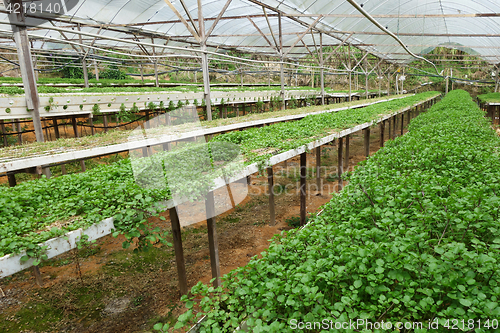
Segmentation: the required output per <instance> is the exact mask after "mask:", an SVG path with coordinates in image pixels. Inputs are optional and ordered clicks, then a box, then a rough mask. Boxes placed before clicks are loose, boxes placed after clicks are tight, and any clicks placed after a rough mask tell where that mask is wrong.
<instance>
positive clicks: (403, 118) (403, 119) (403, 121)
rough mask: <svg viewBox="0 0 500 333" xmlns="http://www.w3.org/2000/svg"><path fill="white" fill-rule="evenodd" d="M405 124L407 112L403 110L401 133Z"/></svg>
mask: <svg viewBox="0 0 500 333" xmlns="http://www.w3.org/2000/svg"><path fill="white" fill-rule="evenodd" d="M404 126H405V113H404V112H402V113H401V135H403V129H404Z"/></svg>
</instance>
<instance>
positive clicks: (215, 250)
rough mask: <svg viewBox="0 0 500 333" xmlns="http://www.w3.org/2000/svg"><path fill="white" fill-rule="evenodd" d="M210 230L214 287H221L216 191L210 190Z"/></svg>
mask: <svg viewBox="0 0 500 333" xmlns="http://www.w3.org/2000/svg"><path fill="white" fill-rule="evenodd" d="M205 209H206V214H207V230H208V248H209V251H210V265H211V267H212V279H215V280H214V287H215V288H217V287H220V285H221V284H220V283H221V281H220V278H221V274H220V265H219V242H218V240H217V230H216V224H215V200H214V192H209V193H208V194H207V198H206V200H205Z"/></svg>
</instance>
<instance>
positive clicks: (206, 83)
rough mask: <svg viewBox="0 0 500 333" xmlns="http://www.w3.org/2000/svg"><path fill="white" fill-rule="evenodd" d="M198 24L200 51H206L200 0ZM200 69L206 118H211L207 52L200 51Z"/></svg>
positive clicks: (199, 2) (199, 0)
mask: <svg viewBox="0 0 500 333" xmlns="http://www.w3.org/2000/svg"><path fill="white" fill-rule="evenodd" d="M198 24H199V25H200V29H199V31H200V34H201V38H200V48H201V50H202V51H204V52H206V51H207V44H206V38H205V19H204V18H203V5H202V3H201V0H198ZM201 69H202V72H203V97H204V99H205V105H206V106H205V107H206V113H207V120H208V121H210V120H212V105H211V99H210V73H209V71H208V54H207V53H202V55H201Z"/></svg>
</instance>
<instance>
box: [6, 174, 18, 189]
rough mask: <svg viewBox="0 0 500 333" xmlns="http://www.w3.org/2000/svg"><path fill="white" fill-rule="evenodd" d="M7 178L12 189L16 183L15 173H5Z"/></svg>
mask: <svg viewBox="0 0 500 333" xmlns="http://www.w3.org/2000/svg"><path fill="white" fill-rule="evenodd" d="M7 178H8V179H9V186H10V187H14V186H16V185H17V181H16V174H15V173H13V172H12V173H10V172H8V173H7Z"/></svg>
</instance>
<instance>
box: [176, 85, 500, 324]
mask: <svg viewBox="0 0 500 333" xmlns="http://www.w3.org/2000/svg"><path fill="white" fill-rule="evenodd" d="M499 144H500V139H499V138H498V136H497V135H496V133H495V132H494V131H492V130H491V128H490V125H489V123H488V121H487V120H485V119H484V113H483V112H482V111H481V110H480V109H479V108H478V107H477V106H476V105H475V103H474V102H473V101H472V100H471V98H470V96H469V95H468V94H467V93H466V92H464V91H453V92H450V93H449V94H448V95H447V96H446V97H445V98H444V99H443V100H442V102H441V103H439V104H437V105H435V106H434V107H433V108H431V110H430V111H429V112H427V113H425V114H423V115H422V116H419V117H418V118H416V119H415V120H413V121H412V123H411V124H410V127H409V132H408V134H406V135H405V136H403V137H400V138H398V139H396V140H395V141H393V142H390V143H389V144H388V145H387V147H385V148H384V149H382V150H380V151H379V152H377V153H376V154H375V155H373V156H371V157H370V158H369V159H368V160H367V161H366V162H364V163H363V164H362V167H360V168H357V169H356V170H355V171H354V172H353V173H352V175H351V176H350V177H349V185H347V186H346V188H345V189H344V190H343V191H342V192H340V194H339V195H336V196H334V197H333V199H332V200H331V202H330V203H328V204H327V205H325V206H324V212H323V214H321V216H320V217H317V218H315V219H314V220H313V222H312V223H310V224H309V225H308V228H305V229H302V230H300V231H296V232H290V233H288V235H286V236H285V235H283V236H282V237H280V238H279V239H276V240H275V241H274V242H273V243H272V244H271V246H270V247H269V250H268V251H267V252H266V253H264V254H263V257H262V258H261V259H258V258H254V259H252V260H251V261H250V263H249V264H248V265H247V266H245V267H242V268H239V269H236V270H235V271H233V272H231V273H230V274H228V275H227V276H226V278H225V281H224V283H223V285H222V286H221V288H219V289H215V288H213V287H210V286H207V285H203V284H201V283H199V284H198V285H197V286H195V287H193V289H192V294H193V295H195V296H192V297H189V298H186V300H187V303H186V306H187V308H188V311H187V312H186V313H185V314H183V315H181V316H180V317H179V324H178V325H176V328H179V327H181V326H184V325H187V324H188V323H189V321H190V320H192V319H193V320H196V319H195V318H194V317H195V315H194V311H193V307H194V306H195V303H198V304H196V308H197V309H199V310H200V311H198V313H197V315H196V317H198V318H199V317H202V316H204V315H206V320H205V321H203V322H201V323H200V325H199V326H200V327H199V332H215V331H228V332H232V331H233V330H234V329H237V328H238V327H239V326H240V323H242V322H245V325H246V326H247V327H248V330H249V331H253V332H256V331H276V332H278V331H279V332H294V331H295V330H296V329H297V324H298V323H301V329H305V328H306V323H309V324H308V325H309V326H308V327H309V328H310V330H311V331H312V332H317V331H318V332H319V331H321V329H325V330H328V329H330V328H332V326H330V325H333V329H335V328H337V330H338V331H341V330H342V327H344V326H342V324H343V323H349V321H350V320H352V321H353V322H354V323H357V320H363V321H362V323H361V324H360V325H359V326H356V325H357V324H355V327H354V329H357V330H359V331H363V330H365V329H366V330H369V331H372V329H370V323H371V327H373V325H374V324H375V323H378V326H379V327H380V324H381V322H384V323H386V325H387V323H391V325H392V329H394V328H396V327H395V325H396V324H397V323H402V324H403V325H405V324H406V323H410V326H411V329H412V330H414V331H416V332H418V331H422V332H425V331H432V332H447V331H449V330H451V329H453V328H452V327H453V325H456V327H458V328H457V329H460V330H464V331H468V332H472V331H474V332H491V331H494V330H497V329H498V327H499V326H498V325H499V323H498V318H499V316H500V306H499V302H498V299H499V297H500V289H499V288H498V286H499V284H500V276H499V275H498V264H497V263H498V261H499V260H500V252H499V248H500V245H499V243H500V229H499V228H498V214H499V203H500V197H498V194H499V193H500V183H499V182H498V179H499V178H500V160H499V159H498V156H497V155H498V154H497V151H498V146H499ZM194 297H196V299H197V300H196V301H195V300H194ZM200 299H201V302H200V301H199V300H200ZM212 309H216V310H215V311H211V310H212ZM457 318H460V319H459V320H458V319H457ZM323 319H324V320H325V322H326V325H327V327H323V326H320V327H319V328H318V327H317V326H316V327H314V326H313V325H314V323H315V322H320V323H323ZM412 323H417V325H418V323H420V324H421V325H422V326H414V325H413V324H412ZM335 324H337V326H335ZM366 324H368V326H367V327H368V328H367V327H366V326H365V325H366ZM294 325H295V327H292V326H294ZM471 326H474V328H472V327H471ZM403 327H405V326H403ZM294 328H295V329H294ZM344 328H345V327H344ZM399 328H401V327H399ZM385 329H387V330H390V329H391V328H389V327H387V326H386V328H385Z"/></svg>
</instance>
